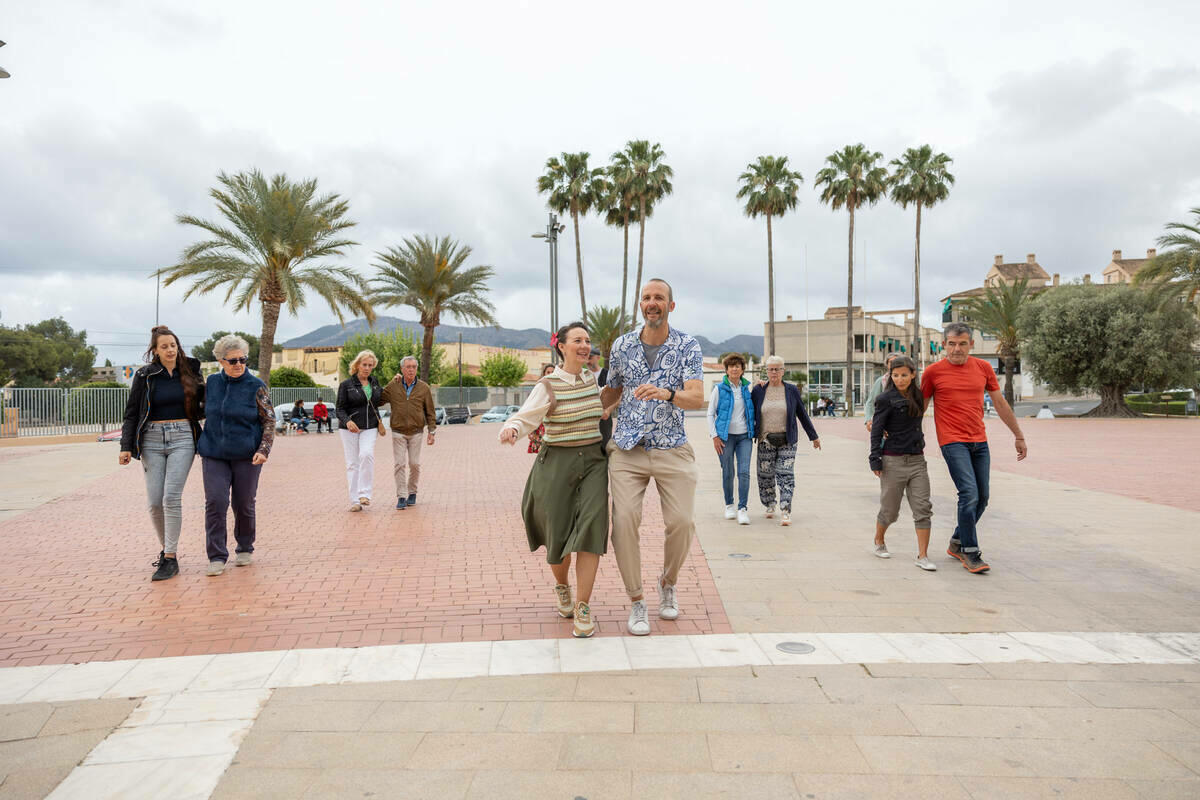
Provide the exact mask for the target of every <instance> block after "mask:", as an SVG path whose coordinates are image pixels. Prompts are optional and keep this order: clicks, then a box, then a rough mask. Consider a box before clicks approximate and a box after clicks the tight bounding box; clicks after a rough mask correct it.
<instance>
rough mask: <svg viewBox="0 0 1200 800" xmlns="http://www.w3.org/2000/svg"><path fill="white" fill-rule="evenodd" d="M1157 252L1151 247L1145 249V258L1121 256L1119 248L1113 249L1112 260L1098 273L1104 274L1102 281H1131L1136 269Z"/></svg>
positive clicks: (1145, 263) (1147, 262)
mask: <svg viewBox="0 0 1200 800" xmlns="http://www.w3.org/2000/svg"><path fill="white" fill-rule="evenodd" d="M1157 254H1158V251H1157V250H1155V249H1154V248H1153V247H1151V248H1150V249H1149V250H1147V251H1146V257H1145V258H1122V257H1121V251H1120V250H1113V251H1112V261H1110V262H1108V266H1107V267H1105V268H1104V271H1103V272H1101V273H1100V274H1101V275H1102V276H1104V283H1132V282H1133V276H1134V275H1136V274H1137V273H1138V270H1140V269H1141V268H1142V267H1144V266H1146V265H1147V264H1149V263H1150V259H1152V258H1154V256H1156V255H1157Z"/></svg>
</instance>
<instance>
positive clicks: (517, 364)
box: [455, 350, 529, 387]
mask: <svg viewBox="0 0 1200 800" xmlns="http://www.w3.org/2000/svg"><path fill="white" fill-rule="evenodd" d="M528 371H529V367H528V366H526V364H525V360H524V359H523V358H521V357H520V356H518V355H517V354H516V353H513V352H510V351H508V350H499V351H497V352H495V353H490V354H488V355H487V356H486V357H485V358H484V359H483V363H482V364H480V365H479V376H480V377H481V378H483V381H484V383H486V384H487V385H488V386H505V387H509V386H520V385H521V382H522V381H523V380H525V373H526V372H528ZM455 380H456V382H457V378H455Z"/></svg>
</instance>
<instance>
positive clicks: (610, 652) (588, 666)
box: [558, 638, 633, 672]
mask: <svg viewBox="0 0 1200 800" xmlns="http://www.w3.org/2000/svg"><path fill="white" fill-rule="evenodd" d="M558 663H559V665H560V667H561V669H562V671H563V672H624V671H626V670H630V669H633V667H632V666H631V665H630V663H629V653H628V652H626V650H625V640H624V639H617V638H605V639H559V640H558Z"/></svg>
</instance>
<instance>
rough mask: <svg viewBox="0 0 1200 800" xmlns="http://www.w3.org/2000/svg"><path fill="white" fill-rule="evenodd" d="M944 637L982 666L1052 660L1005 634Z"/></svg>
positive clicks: (963, 634)
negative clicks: (972, 656) (974, 657)
mask: <svg viewBox="0 0 1200 800" xmlns="http://www.w3.org/2000/svg"><path fill="white" fill-rule="evenodd" d="M945 636H946V638H947V639H948V640H949V641H950V642H951V643H953V644H956V645H958V646H959V647H961V648H962V649H964V650H966V651H967V652H969V653H971V654H972V655H974V656H977V657H978V658H979V660H980V661H982V662H983V663H984V664H1004V663H1009V662H1015V661H1050V660H1052V659H1051V658H1050V657H1049V656H1047V655H1044V654H1042V653H1039V652H1038V651H1037V650H1034V649H1033V648H1032V647H1029V646H1027V645H1023V644H1021V643H1020V642H1018V641H1017V640H1016V639H1014V638H1013V637H1011V636H1009V635H1008V634H1007V633H947V634H945Z"/></svg>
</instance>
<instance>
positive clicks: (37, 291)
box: [0, 0, 1200, 364]
mask: <svg viewBox="0 0 1200 800" xmlns="http://www.w3.org/2000/svg"><path fill="white" fill-rule="evenodd" d="M601 10H602V11H603V13H600V11H601ZM0 39H2V40H4V41H6V42H7V43H8V44H7V46H6V47H4V48H3V49H0V65H2V66H3V67H4V68H5V69H7V70H8V71H9V72H10V73H12V78H10V79H8V80H4V81H0V281H2V284H0V285H2V286H3V288H2V289H0V324H4V325H15V324H24V323H31V322H37V321H39V320H42V319H46V318H48V317H53V316H62V317H64V318H66V320H67V321H68V322H69V323H70V324H71V325H72V326H74V327H76V328H85V329H86V330H87V331H88V338H89V341H90V342H92V343H94V344H96V345H97V347H98V350H99V353H100V359H101V360H103V359H104V358H109V359H111V360H112V361H113V363H115V364H126V363H134V362H136V361H138V360H139V359H140V355H141V352H142V351H143V350H144V349H145V345H146V342H147V340H148V331H149V328H150V327H151V326H152V325H153V324H154V321H155V281H154V279H153V277H151V273H152V271H153V270H155V269H157V268H159V267H162V266H168V265H171V264H174V263H176V262H177V260H178V257H179V254H180V252H181V251H182V250H183V248H184V247H185V246H187V245H188V244H189V243H191V242H193V241H195V240H197V239H198V238H199V237H198V236H197V233H198V231H196V230H195V229H192V228H188V227H185V226H181V225H179V224H177V223H176V221H175V217H176V215H178V214H193V215H197V216H200V217H205V218H215V216H216V212H215V208H214V206H213V203H212V200H211V198H210V197H209V196H208V191H209V190H210V188H211V187H212V186H213V185H214V184H215V176H216V175H217V173H218V172H220V171H226V172H231V173H232V172H237V171H241V170H247V169H251V168H258V169H260V170H262V171H264V172H266V173H268V174H274V173H277V172H284V173H286V174H287V175H289V176H290V177H292V178H294V179H301V178H316V179H318V181H319V186H320V189H321V190H322V191H325V192H336V193H338V194H340V195H341V196H343V197H344V198H346V199H347V200H348V201H349V203H350V217H351V218H352V219H354V220H356V221H357V223H358V225H357V227H355V228H354V229H353V231H352V238H354V239H355V240H356V241H358V242H359V243H360V244H359V245H358V246H357V247H355V248H353V249H352V250H351V251H349V253H348V254H347V256H346V257H345V258H344V259H343V260H341V261H340V262H339V263H341V264H344V265H346V266H350V267H352V268H354V269H356V270H358V271H359V272H360V273H361V274H362V275H363V276H364V277H367V278H369V277H370V276H371V275H372V274H373V272H374V263H375V261H376V258H375V253H376V252H378V251H380V250H384V249H385V248H387V247H389V246H391V245H395V244H399V243H400V242H401V241H402V240H403V239H404V238H405V237H409V236H413V235H415V234H427V235H434V236H441V235H450V236H452V237H454V238H455V239H457V240H459V241H460V242H462V243H464V244H466V245H469V246H470V247H471V248H472V249H473V253H472V257H471V259H470V261H469V262H468V263H471V264H488V265H491V266H492V267H494V268H495V270H496V277H495V278H494V280H493V281H492V284H491V299H492V301H493V302H494V303H495V305H496V308H497V315H496V316H497V318H498V321H499V322H500V324H502V325H504V326H507V327H513V328H527V327H543V328H545V327H548V322H549V319H548V311H547V308H548V297H549V293H548V288H547V272H548V259H547V247H546V245H545V244H544V243H542V242H540V241H538V240H535V239H532V238H530V235H531V234H532V233H535V232H538V231H540V230H544V228H545V224H546V214H547V208H546V205H545V198H544V197H541V196H539V195H538V194H537V192H536V188H535V182H536V179H537V176H538V175H539V174H540V173H541V172H542V170H543V167H544V164H545V161H546V159H547V157H549V156H551V155H557V154H559V153H561V152H563V151H570V152H577V151H587V152H589V153H591V159H592V163H593V164H594V165H595V166H602V165H603V164H605V163H607V162H608V160H609V156H610V155H611V154H612V153H614V152H616V151H618V150H620V149H621V148H622V147H623V146H624V144H625V143H626V142H627V141H628V140H630V139H649V140H651V141H654V142H658V143H660V144H661V145H662V147H663V150H664V151H665V153H666V160H667V162H668V163H669V164H670V165H671V166H672V167H673V169H674V171H675V181H674V184H675V191H674V194H673V195H672V196H670V197H668V198H666V199H665V200H664V201H663V203H662V204H661V206H660V208H659V209H658V210H657V211H656V213H655V215H654V217H653V218H652V219H651V220H649V221H648V223H647V228H646V256H645V271H646V274H647V275H655V276H661V277H664V278H666V279H668V280H669V281H671V283H672V284H673V285H674V287H675V291H676V300H677V308H676V311H675V313H674V315H673V316H672V324H674V325H676V326H677V327H679V328H680V329H682V330H684V331H688V332H693V333H697V334H703V335H705V336H707V337H708V338H710V339H713V340H714V341H720V340H722V339H724V338H727V337H729V336H732V335H735V334H740V333H760V332H761V331H762V325H763V322H764V321H765V319H766V308H767V267H766V261H767V259H766V225H765V222H764V220H762V219H761V218H760V219H749V218H747V217H746V216H745V215H744V214H743V212H742V209H741V206H740V205H739V202H738V200H737V199H736V196H735V195H736V192H737V189H738V184H737V177H738V175H739V174H740V173H741V172H742V171H743V170H744V169H745V168H746V165H747V164H748V163H749V162H751V161H753V160H754V159H755V158H757V157H758V156H760V155H785V156H787V157H788V158H789V159H790V163H791V166H792V168H793V169H797V170H799V171H800V172H801V173H802V175H803V176H804V184H803V186H802V187H801V191H800V205H799V207H798V208H797V209H796V211H795V212H794V213H791V214H789V215H787V216H785V217H784V218H782V219H778V220H776V221H775V224H774V256H775V272H776V315H777V317H778V318H779V319H783V318H784V317H786V316H787V315H789V314H790V315H792V316H794V317H795V318H796V319H802V318H804V316H805V314H806V313H807V314H808V315H809V316H812V317H814V318H817V317H820V316H821V315H822V313H823V312H824V309H825V308H826V307H828V306H834V305H843V306H844V305H845V303H846V270H847V232H848V215H847V214H846V213H845V211H837V212H835V211H832V210H831V209H830V208H829V207H828V206H825V205H823V204H821V203H820V201H819V198H818V194H817V192H816V190H815V189H814V186H813V179H814V176H815V174H816V172H817V170H819V169H820V168H821V166H822V162H823V160H824V158H825V157H826V156H827V155H829V154H830V153H832V152H834V151H836V150H838V149H840V148H842V147H843V146H845V145H847V144H853V143H857V142H862V143H864V144H866V145H867V146H868V147H869V148H870V149H873V150H878V151H881V152H882V153H883V154H884V156H885V158H886V159H887V160H890V159H892V158H895V157H898V156H899V155H901V154H902V153H903V151H904V149H905V148H907V147H914V146H918V145H921V144H925V143H928V144H930V145H932V146H933V147H934V148H935V150H937V151H941V152H945V153H946V154H948V155H949V156H950V157H951V158H953V159H954V163H953V166H952V172H953V173H954V175H955V176H956V178H957V182H956V184H955V186H954V188H953V190H952V192H951V194H950V197H949V199H948V200H947V201H946V202H945V203H943V204H942V205H940V206H937V207H935V208H933V209H930V210H927V211H926V213H925V214H924V216H923V223H922V253H921V262H922V293H921V295H922V312H923V313H922V322H924V323H925V324H928V325H933V326H936V325H937V324H938V322H939V320H940V310H941V303H940V302H939V300H940V298H942V297H944V296H946V295H947V294H949V293H950V292H953V291H958V290H962V289H966V288H971V287H974V286H978V285H980V283H981V282H982V280H983V277H984V275H985V274H986V273H987V270H988V268H989V267H990V265H991V263H992V260H993V257H994V256H995V255H996V254H1003V255H1004V256H1005V261H1023V260H1024V259H1025V256H1026V254H1027V253H1036V255H1037V260H1038V261H1039V263H1041V264H1042V266H1043V267H1044V268H1045V269H1046V270H1047V272H1050V273H1055V272H1057V273H1061V275H1062V276H1063V280H1071V279H1075V278H1080V277H1082V276H1083V275H1084V274H1085V273H1090V274H1091V275H1093V277H1098V276H1099V273H1100V271H1101V270H1102V269H1103V268H1104V266H1105V265H1107V263H1108V262H1109V260H1110V257H1111V252H1112V250H1114V249H1121V250H1123V252H1124V254H1125V256H1126V257H1133V256H1140V255H1144V251H1145V249H1146V248H1148V247H1153V246H1154V240H1155V239H1156V238H1157V237H1158V236H1159V235H1161V234H1162V232H1163V226H1164V225H1165V224H1166V223H1167V222H1170V221H1183V220H1187V219H1189V217H1188V214H1187V210H1188V209H1189V208H1191V207H1195V206H1200V56H1197V52H1198V50H1197V48H1196V42H1197V41H1200V6H1198V5H1197V4H1195V3H1194V2H1158V3H1156V2H1149V3H1145V4H1130V3H1127V2H1119V3H1118V2H1103V1H1101V0H1096V1H1094V2H1088V3H1079V2H1070V3H1050V4H1048V3H1045V2H1039V3H1024V2H1009V3H989V4H982V3H962V2H957V3H921V4H895V3H874V2H860V3H856V4H854V5H853V6H845V5H837V4H820V6H819V7H818V6H817V4H809V3H795V2H779V3H774V2H742V3H736V4H734V3H707V2H656V3H645V2H639V3H625V2H610V3H606V4H604V5H603V6H602V7H601V6H596V5H594V4H567V3H549V2H546V3H543V2H507V3H494V2H491V3H487V2H447V1H446V0H441V1H440V2H436V3H433V2H431V3H403V4H398V3H383V2H352V1H348V0H343V2H339V3H336V4H335V3H328V2H320V3H318V2H309V1H308V0H293V2H290V3H286V4H284V3H268V2H260V1H259V0H239V1H238V2H227V0H208V2H206V3H203V4H196V3H190V2H189V3H183V2H176V1H175V0H156V1H155V2H140V1H135V0H108V1H107V2H105V3H95V2H69V1H67V0H63V1H60V2H43V3H19V2H8V3H6V4H4V5H2V6H0ZM565 221H566V223H567V225H568V227H567V230H566V231H565V232H564V233H563V234H562V237H561V239H560V257H559V261H560V299H559V303H560V317H561V318H562V319H563V320H564V321H566V320H568V319H571V318H573V317H576V316H578V313H577V312H578V311H579V299H578V298H579V295H578V284H577V281H576V277H575V261H574V238H573V230H572V227H571V224H570V220H569V219H567V220H565ZM856 227H857V238H858V244H857V246H856V255H857V257H856V265H855V286H856V289H855V298H854V302H855V304H856V305H864V306H866V307H867V308H868V309H884V308H887V309H894V308H909V307H911V306H912V260H913V239H914V228H915V213H914V211H913V209H912V208H911V207H910V208H909V209H907V210H905V209H902V208H900V207H899V206H896V205H893V204H890V203H887V202H881V203H879V204H878V205H877V206H874V207H869V208H864V209H862V210H861V211H860V213H859V214H858V216H857V225H856ZM580 237H581V244H582V250H583V259H584V281H585V287H586V290H587V297H588V302H589V305H595V304H601V303H602V304H606V305H616V304H618V303H619V302H620V294H621V290H620V286H621V263H622V243H621V231H620V229H619V228H616V229H614V228H608V227H605V226H604V225H603V224H602V223H601V222H600V220H599V219H597V218H596V217H594V216H593V217H586V218H584V219H582V220H581V222H580ZM631 239H632V240H633V242H634V243H635V250H634V253H633V254H631V261H632V262H633V263H632V265H631V266H632V268H633V269H636V229H634V230H633V231H631ZM631 271H632V270H631ZM630 281H631V283H632V277H631V278H630ZM185 289H186V285H182V284H175V285H173V286H170V287H167V288H164V289H162V290H161V293H160V296H159V300H158V304H159V305H158V309H159V310H158V313H159V317H160V319H161V320H162V321H163V322H164V323H166V324H170V325H171V326H172V327H173V328H174V329H175V331H176V332H177V333H179V334H180V335H181V337H182V338H183V340H184V345H185V347H189V348H190V347H191V346H192V345H194V344H197V343H199V342H200V341H201V340H203V339H204V338H206V337H207V336H208V335H209V333H211V332H212V331H213V330H216V329H233V330H246V331H249V332H251V333H258V332H259V330H260V327H261V321H260V316H259V314H258V311H257V309H256V310H255V311H254V312H253V313H250V314H248V313H244V312H243V313H240V314H235V313H233V312H232V311H231V310H229V309H228V308H227V307H226V306H225V305H224V303H223V292H222V293H215V294H212V295H208V296H203V297H196V296H194V297H192V298H189V299H188V300H187V301H186V302H184V301H183V300H182V297H183V294H184V291H185ZM631 294H632V289H631ZM382 313H385V314H390V315H393V316H399V317H402V318H408V319H415V312H412V311H411V310H408V309H390V310H383V312H382ZM334 321H336V319H335V317H334V315H333V314H332V313H331V312H330V310H329V308H328V307H327V306H324V305H323V304H321V302H320V301H319V300H317V299H315V298H314V299H310V301H309V303H308V305H307V306H306V307H304V308H303V309H301V310H300V313H299V314H298V315H297V316H294V317H293V316H288V315H287V314H286V313H285V314H284V316H282V317H281V320H280V324H279V331H278V335H277V340H285V339H287V338H289V337H291V336H297V335H300V334H302V333H305V332H307V331H309V330H312V329H313V328H316V327H319V326H321V325H325V324H329V323H331V322H334ZM447 321H448V322H454V320H452V319H451V320H447Z"/></svg>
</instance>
